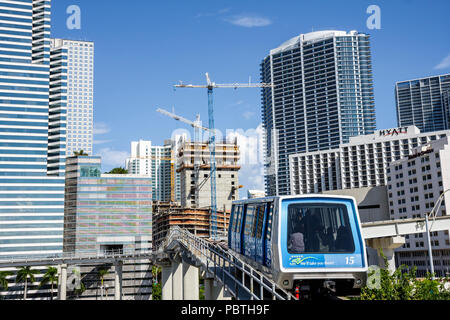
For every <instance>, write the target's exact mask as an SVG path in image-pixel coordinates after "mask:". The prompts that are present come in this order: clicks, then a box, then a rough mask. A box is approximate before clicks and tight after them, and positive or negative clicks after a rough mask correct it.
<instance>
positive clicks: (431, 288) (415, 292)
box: [360, 252, 450, 300]
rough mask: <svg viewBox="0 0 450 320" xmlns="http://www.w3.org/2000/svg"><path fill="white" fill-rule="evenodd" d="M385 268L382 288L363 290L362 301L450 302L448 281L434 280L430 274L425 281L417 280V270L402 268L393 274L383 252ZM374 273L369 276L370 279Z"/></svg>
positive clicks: (381, 279)
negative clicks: (446, 286)
mask: <svg viewBox="0 0 450 320" xmlns="http://www.w3.org/2000/svg"><path fill="white" fill-rule="evenodd" d="M381 255H382V257H383V259H384V262H385V268H384V269H381V270H380V271H381V274H380V279H379V280H380V286H379V287H378V288H369V287H368V286H367V287H365V288H363V289H362V290H361V296H360V300H450V290H448V289H446V288H445V282H448V279H442V280H440V281H439V280H432V275H431V274H428V275H427V277H426V278H425V279H418V278H417V268H416V267H414V268H412V269H410V268H409V267H407V266H401V267H400V268H398V269H397V270H395V272H393V273H391V272H389V269H388V261H387V259H386V257H385V256H384V255H383V253H382V252H381ZM371 276H373V273H371V274H369V279H370V278H371Z"/></svg>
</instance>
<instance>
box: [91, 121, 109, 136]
mask: <svg viewBox="0 0 450 320" xmlns="http://www.w3.org/2000/svg"><path fill="white" fill-rule="evenodd" d="M110 131H111V129H110V128H109V126H108V125H107V124H106V123H104V122H97V123H95V125H94V135H95V134H107V133H109V132H110Z"/></svg>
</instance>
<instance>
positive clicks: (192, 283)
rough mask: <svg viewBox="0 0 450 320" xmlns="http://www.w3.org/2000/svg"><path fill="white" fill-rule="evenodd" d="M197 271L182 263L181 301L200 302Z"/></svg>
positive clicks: (195, 268)
mask: <svg viewBox="0 0 450 320" xmlns="http://www.w3.org/2000/svg"><path fill="white" fill-rule="evenodd" d="M198 276H199V270H198V268H197V267H194V266H191V265H189V264H188V263H185V262H183V300H200V286H199V281H198V279H199V277H198Z"/></svg>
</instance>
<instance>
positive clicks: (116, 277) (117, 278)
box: [114, 261, 123, 300]
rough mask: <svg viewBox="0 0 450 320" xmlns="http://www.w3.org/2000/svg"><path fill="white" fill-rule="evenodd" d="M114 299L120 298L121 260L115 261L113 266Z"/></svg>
mask: <svg viewBox="0 0 450 320" xmlns="http://www.w3.org/2000/svg"><path fill="white" fill-rule="evenodd" d="M114 269H115V270H114V300H122V269H123V262H122V261H117V262H116V263H115V266H114Z"/></svg>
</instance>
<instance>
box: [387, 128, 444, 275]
mask: <svg viewBox="0 0 450 320" xmlns="http://www.w3.org/2000/svg"><path fill="white" fill-rule="evenodd" d="M449 141H450V140H449V137H448V136H446V137H445V138H442V139H439V140H437V141H433V142H432V143H429V144H426V145H423V146H421V147H417V148H414V150H413V151H412V152H411V154H410V155H409V156H408V157H406V158H403V159H401V160H399V161H395V162H393V163H392V164H391V165H389V166H388V168H387V180H388V182H387V183H388V199H389V211H390V216H391V218H392V219H411V218H423V217H424V216H425V214H427V213H430V212H431V210H433V208H434V207H435V205H436V204H437V201H438V198H439V197H440V196H441V195H442V193H443V192H444V191H445V190H449V189H450V144H449ZM448 203H450V193H446V195H445V199H444V201H443V203H442V205H441V207H440V208H438V210H437V216H444V215H448V213H449V209H450V208H448V207H447V204H448ZM431 246H432V249H433V260H434V269H435V273H436V275H437V276H439V277H442V276H445V275H450V273H449V272H450V239H449V232H448V231H440V232H432V233H431ZM427 250H428V247H427V240H426V234H415V235H409V236H406V243H405V245H404V246H403V247H402V248H399V249H397V250H396V258H397V264H398V266H400V265H408V266H416V267H417V268H418V276H422V277H423V276H425V274H426V272H427V271H430V266H429V262H428V261H429V260H428V251H427Z"/></svg>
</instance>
